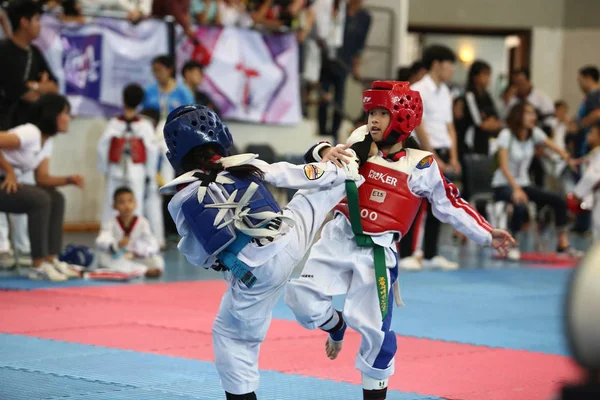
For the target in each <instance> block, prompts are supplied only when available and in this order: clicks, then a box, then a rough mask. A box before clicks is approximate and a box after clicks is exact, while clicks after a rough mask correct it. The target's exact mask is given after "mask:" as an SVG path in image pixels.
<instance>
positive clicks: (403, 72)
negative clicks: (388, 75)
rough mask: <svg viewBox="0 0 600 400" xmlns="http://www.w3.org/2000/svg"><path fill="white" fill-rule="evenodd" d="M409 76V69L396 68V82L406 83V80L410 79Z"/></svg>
mask: <svg viewBox="0 0 600 400" xmlns="http://www.w3.org/2000/svg"><path fill="white" fill-rule="evenodd" d="M410 75H411V70H410V68H409V67H400V68H398V73H397V76H396V80H397V81H402V82H405V81H408V79H409V78H410Z"/></svg>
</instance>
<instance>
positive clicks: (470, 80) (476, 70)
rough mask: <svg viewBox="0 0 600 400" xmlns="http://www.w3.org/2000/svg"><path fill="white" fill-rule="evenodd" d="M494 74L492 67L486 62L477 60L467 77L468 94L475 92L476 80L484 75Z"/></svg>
mask: <svg viewBox="0 0 600 400" xmlns="http://www.w3.org/2000/svg"><path fill="white" fill-rule="evenodd" d="M490 72H492V67H491V66H490V64H488V63H486V62H485V61H481V60H475V61H474V62H473V64H472V65H471V68H469V75H468V77H467V92H475V89H476V88H475V78H476V77H478V76H479V75H480V74H483V73H488V74H489V73H490Z"/></svg>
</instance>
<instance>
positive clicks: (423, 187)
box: [285, 81, 515, 400]
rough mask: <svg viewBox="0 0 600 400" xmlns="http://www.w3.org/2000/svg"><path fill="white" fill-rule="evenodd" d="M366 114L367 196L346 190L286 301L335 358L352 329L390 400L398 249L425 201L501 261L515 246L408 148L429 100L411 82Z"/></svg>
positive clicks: (313, 155) (331, 152)
mask: <svg viewBox="0 0 600 400" xmlns="http://www.w3.org/2000/svg"><path fill="white" fill-rule="evenodd" d="M363 109H364V110H365V111H366V112H367V113H368V114H369V120H368V124H367V125H366V126H362V127H360V128H358V129H357V130H356V131H354V132H353V133H352V135H351V136H350V138H349V140H348V142H349V143H353V145H354V146H356V145H357V143H360V142H363V143H364V145H365V146H371V145H372V144H373V143H375V144H376V145H377V147H378V149H379V152H378V154H377V155H375V156H371V157H370V158H369V159H368V160H367V162H366V163H365V164H364V165H363V166H362V167H361V169H360V173H361V175H363V177H364V178H365V179H366V181H365V183H364V184H363V185H362V186H360V188H358V189H356V186H355V185H352V184H351V183H348V184H347V185H346V187H347V190H346V192H347V198H346V199H344V200H343V201H342V202H340V203H339V205H338V206H337V207H336V209H335V213H336V215H335V217H334V219H333V220H332V221H330V222H329V223H327V224H326V225H325V227H324V228H323V232H322V234H321V239H320V240H319V241H318V242H317V243H316V244H315V245H314V246H313V248H312V249H311V252H310V255H309V258H308V261H307V262H306V265H305V267H304V270H303V271H302V274H301V276H300V278H298V279H296V280H293V281H292V282H291V283H290V284H289V285H288V289H287V293H286V298H285V300H286V303H287V304H288V306H289V307H290V308H291V309H292V311H293V312H294V314H295V316H296V319H297V320H298V322H299V323H300V324H301V325H303V326H304V327H306V328H308V329H315V328H320V329H322V330H324V331H326V332H328V333H329V336H328V338H327V341H326V354H327V356H328V357H329V358H330V359H335V358H336V357H337V355H338V353H339V352H340V350H341V348H342V341H343V338H344V332H345V330H346V326H349V327H351V328H352V329H354V330H356V331H357V332H359V333H360V334H361V336H362V341H361V345H360V349H359V352H358V355H357V357H356V362H355V365H356V368H357V369H358V370H359V371H361V373H362V378H363V396H364V399H377V400H379V399H385V398H386V394H387V386H388V378H389V377H390V376H391V375H393V373H394V355H395V353H396V335H395V333H394V332H393V331H392V330H390V325H391V318H392V308H393V300H394V298H396V302H397V303H398V304H400V298H399V292H398V291H397V290H396V291H394V292H392V290H390V287H391V286H393V285H395V283H396V278H397V276H398V267H397V254H396V246H395V242H397V241H399V240H400V239H401V238H402V236H403V235H405V234H406V232H408V230H409V228H410V226H411V225H412V223H413V220H414V218H415V215H416V213H417V211H418V209H419V207H420V205H421V202H422V201H423V199H427V200H428V201H429V202H430V203H431V204H432V208H433V213H434V215H435V216H436V217H437V218H438V219H439V220H440V221H442V222H447V223H450V224H451V225H452V226H454V227H455V228H456V229H457V230H459V231H460V232H462V233H464V234H465V235H466V236H467V237H469V238H471V239H472V240H474V241H475V242H477V243H478V244H480V245H484V246H489V245H491V246H493V247H494V248H496V249H497V250H498V252H499V253H500V254H506V253H507V252H508V248H509V247H510V246H511V245H514V244H515V240H514V239H513V238H512V236H511V235H510V234H509V233H508V232H506V231H503V230H498V229H493V228H492V227H491V226H490V225H489V223H488V222H487V221H485V219H484V218H483V217H482V216H481V215H479V214H478V213H477V212H476V211H475V210H474V209H473V208H471V206H470V205H469V204H468V203H467V202H465V201H464V200H462V199H461V198H460V196H459V192H458V189H457V188H456V187H455V186H454V185H453V184H452V183H451V182H449V181H448V180H447V179H446V178H445V177H444V175H443V173H442V172H441V170H440V169H439V167H438V165H437V163H436V162H435V160H434V158H433V156H432V154H431V153H429V152H425V151H421V150H416V149H405V148H403V140H405V139H406V138H407V137H408V136H409V135H410V133H411V132H412V130H413V129H414V128H415V127H416V126H418V125H419V124H420V123H421V116H422V113H423V105H422V102H421V96H420V95H419V93H418V92H416V91H413V90H411V89H410V87H409V84H408V82H395V81H376V82H373V85H372V87H371V89H370V90H366V91H365V92H364V94H363ZM346 157H348V155H347V154H346V152H345V150H344V149H343V148H342V147H331V146H330V145H329V144H327V143H321V144H319V145H317V146H315V147H313V148H312V149H311V150H309V152H308V153H307V154H306V158H307V160H315V161H316V160H323V161H333V162H335V163H340V162H347V160H346ZM394 287H395V288H397V286H394ZM341 294H344V295H346V299H345V303H344V307H343V311H341V312H340V311H338V310H335V309H334V308H333V305H332V296H335V295H341Z"/></svg>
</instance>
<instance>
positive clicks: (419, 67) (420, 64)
mask: <svg viewBox="0 0 600 400" xmlns="http://www.w3.org/2000/svg"><path fill="white" fill-rule="evenodd" d="M423 68H425V64H423V62H421V61H415V62H414V63H412V65H411V66H410V74H411V75H414V74H417V73H419V71H420V70H422V69H423Z"/></svg>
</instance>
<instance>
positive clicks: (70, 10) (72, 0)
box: [60, 0, 81, 16]
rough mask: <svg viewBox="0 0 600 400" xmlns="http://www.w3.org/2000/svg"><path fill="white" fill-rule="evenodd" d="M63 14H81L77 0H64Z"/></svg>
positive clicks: (62, 3)
mask: <svg viewBox="0 0 600 400" xmlns="http://www.w3.org/2000/svg"><path fill="white" fill-rule="evenodd" d="M60 5H61V6H62V9H63V14H64V15H67V16H79V15H81V12H80V9H79V4H78V1H77V0H62V2H61V4H60Z"/></svg>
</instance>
